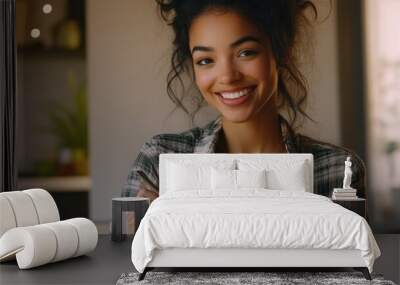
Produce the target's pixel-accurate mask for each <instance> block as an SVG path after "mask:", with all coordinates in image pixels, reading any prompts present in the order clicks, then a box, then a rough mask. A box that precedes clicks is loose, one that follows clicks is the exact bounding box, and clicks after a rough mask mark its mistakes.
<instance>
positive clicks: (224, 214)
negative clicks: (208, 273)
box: [132, 189, 380, 272]
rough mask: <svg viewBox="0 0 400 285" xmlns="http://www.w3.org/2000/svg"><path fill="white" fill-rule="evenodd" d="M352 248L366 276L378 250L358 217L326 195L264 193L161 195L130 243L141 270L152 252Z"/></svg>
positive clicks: (254, 191) (133, 257)
mask: <svg viewBox="0 0 400 285" xmlns="http://www.w3.org/2000/svg"><path fill="white" fill-rule="evenodd" d="M176 247H178V248H303V249H304V248H318V249H358V250H360V251H361V256H362V258H363V259H364V260H365V264H366V266H367V267H368V269H369V271H370V272H372V268H373V264H374V261H375V259H376V258H377V257H379V256H380V250H379V248H378V246H377V244H376V241H375V239H374V237H373V235H372V232H371V229H370V227H369V225H368V223H367V222H366V220H365V219H364V218H362V217H361V216H359V215H357V214H355V213H353V212H351V211H349V210H347V209H345V208H343V207H341V206H339V205H337V204H335V203H333V202H332V201H331V200H330V199H328V198H327V197H324V196H321V195H316V194H311V193H307V192H299V191H297V192H296V191H278V190H266V189H253V190H250V189H248V190H240V191H235V192H226V193H220V195H219V196H218V197H215V196H212V195H207V194H202V195H201V196H199V194H198V192H197V191H184V192H179V193H176V192H175V193H174V192H173V193H171V194H168V193H167V194H165V195H163V196H161V197H159V198H157V199H156V200H155V201H154V202H153V203H152V204H151V206H150V208H149V210H148V211H147V213H146V215H145V217H144V218H143V220H142V221H141V223H140V226H139V228H138V230H137V232H136V235H135V237H134V239H133V243H132V262H133V264H134V266H135V268H136V269H137V270H138V271H139V272H143V270H144V268H145V267H146V265H147V264H148V263H149V262H150V261H151V260H152V257H153V252H154V249H164V248H176Z"/></svg>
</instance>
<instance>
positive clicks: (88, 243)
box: [63, 218, 98, 257]
mask: <svg viewBox="0 0 400 285" xmlns="http://www.w3.org/2000/svg"><path fill="white" fill-rule="evenodd" d="M63 222H65V223H69V224H71V225H73V226H74V227H75V229H76V231H77V233H78V248H77V250H76V252H75V254H74V257H76V256H79V255H82V254H86V253H88V252H90V251H92V250H93V249H95V248H96V245H97V241H98V232H97V228H96V225H95V224H94V223H93V222H92V221H90V220H88V219H85V218H73V219H69V220H65V221H63Z"/></svg>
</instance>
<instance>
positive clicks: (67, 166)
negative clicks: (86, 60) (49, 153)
mask: <svg viewBox="0 0 400 285" xmlns="http://www.w3.org/2000/svg"><path fill="white" fill-rule="evenodd" d="M68 83H69V87H70V90H71V92H72V94H73V101H72V104H71V105H70V106H66V105H57V106H56V107H55V108H54V109H53V110H51V111H50V114H49V116H50V132H51V133H52V134H53V135H54V136H55V137H56V138H57V140H58V144H59V145H58V147H59V150H60V155H59V163H60V166H61V168H60V170H59V175H87V174H88V173H89V169H88V112H87V90H86V83H85V82H82V83H80V84H78V82H77V80H76V77H75V76H73V75H72V74H69V76H68Z"/></svg>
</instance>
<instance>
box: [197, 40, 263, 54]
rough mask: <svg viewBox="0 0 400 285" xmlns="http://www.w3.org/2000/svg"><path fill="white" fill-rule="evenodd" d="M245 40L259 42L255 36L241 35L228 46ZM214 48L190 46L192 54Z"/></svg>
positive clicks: (233, 45)
mask: <svg viewBox="0 0 400 285" xmlns="http://www.w3.org/2000/svg"><path fill="white" fill-rule="evenodd" d="M245 42H256V43H259V44H261V40H260V39H259V38H257V37H254V36H243V37H241V38H239V39H238V40H236V41H234V42H233V43H231V44H230V45H229V46H230V47H231V48H234V47H237V46H240V45H241V44H243V43H245ZM213 50H214V49H213V48H212V47H206V46H194V47H193V48H192V55H193V53H194V52H195V51H213Z"/></svg>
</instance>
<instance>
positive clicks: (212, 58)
mask: <svg viewBox="0 0 400 285" xmlns="http://www.w3.org/2000/svg"><path fill="white" fill-rule="evenodd" d="M189 39H190V40H189V45H190V50H191V53H192V60H193V69H194V75H195V78H196V84H197V86H198V88H199V90H200V92H201V93H202V95H203V97H204V99H205V100H206V101H207V103H208V104H209V105H211V106H213V107H214V108H215V109H217V110H218V111H219V112H220V113H221V114H222V116H223V117H224V118H225V119H227V120H229V121H232V122H237V123H239V122H245V121H247V120H249V119H251V118H252V117H253V116H255V115H257V114H259V112H260V111H262V110H265V108H266V107H267V105H270V104H273V106H275V96H274V94H275V93H276V92H275V91H276V88H277V78H278V76H277V70H276V64H275V60H274V58H273V56H272V52H271V50H270V44H269V40H268V38H267V36H266V35H265V34H264V33H262V32H261V31H259V30H258V29H257V28H256V26H255V25H253V24H252V23H251V22H249V21H248V20H246V18H243V17H242V16H240V15H239V14H237V13H235V12H221V11H215V10H210V11H207V12H204V13H203V14H201V15H200V16H199V17H198V18H196V19H195V20H194V21H193V23H192V25H191V27H190V31H189Z"/></svg>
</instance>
